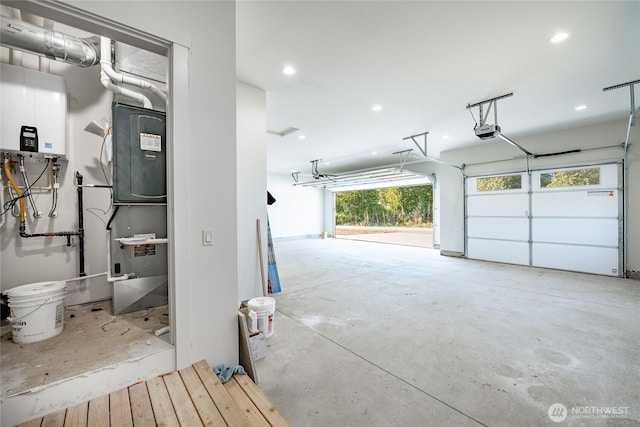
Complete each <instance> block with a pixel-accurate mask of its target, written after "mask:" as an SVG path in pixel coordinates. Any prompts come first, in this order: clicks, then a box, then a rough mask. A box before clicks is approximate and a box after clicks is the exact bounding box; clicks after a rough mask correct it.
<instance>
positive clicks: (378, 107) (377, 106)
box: [371, 104, 382, 111]
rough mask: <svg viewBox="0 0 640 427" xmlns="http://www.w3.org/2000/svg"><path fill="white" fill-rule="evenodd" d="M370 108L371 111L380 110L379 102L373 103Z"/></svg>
mask: <svg viewBox="0 0 640 427" xmlns="http://www.w3.org/2000/svg"><path fill="white" fill-rule="evenodd" d="M371 109H372V110H373V111H380V110H382V105H380V104H376V105H374V106H373V107H371Z"/></svg>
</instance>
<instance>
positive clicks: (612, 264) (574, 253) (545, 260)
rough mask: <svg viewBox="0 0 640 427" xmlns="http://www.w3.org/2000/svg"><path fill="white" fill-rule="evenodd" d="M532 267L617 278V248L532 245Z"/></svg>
mask: <svg viewBox="0 0 640 427" xmlns="http://www.w3.org/2000/svg"><path fill="white" fill-rule="evenodd" d="M532 265H534V266H536V267H546V268H557V269H561V270H572V271H580V272H585V273H594V274H603V275H607V276H617V275H618V248H602V247H592V246H571V245H555V244H544V243H534V244H533V247H532Z"/></svg>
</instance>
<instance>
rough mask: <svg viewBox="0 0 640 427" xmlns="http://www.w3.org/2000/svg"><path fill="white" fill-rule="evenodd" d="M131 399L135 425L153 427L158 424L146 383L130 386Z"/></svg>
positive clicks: (132, 417) (132, 416) (132, 418)
mask: <svg viewBox="0 0 640 427" xmlns="http://www.w3.org/2000/svg"><path fill="white" fill-rule="evenodd" d="M129 401H130V402H131V420H132V421H133V425H134V427H153V426H155V425H156V419H155V418H154V416H153V408H152V407H151V399H150V398H149V390H147V385H146V384H144V383H140V384H134V385H132V386H131V387H129Z"/></svg>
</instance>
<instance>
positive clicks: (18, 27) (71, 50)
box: [0, 16, 100, 67]
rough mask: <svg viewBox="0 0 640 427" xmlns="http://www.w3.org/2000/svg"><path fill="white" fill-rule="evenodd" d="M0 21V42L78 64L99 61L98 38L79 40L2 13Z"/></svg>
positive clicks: (7, 45)
mask: <svg viewBox="0 0 640 427" xmlns="http://www.w3.org/2000/svg"><path fill="white" fill-rule="evenodd" d="M0 23H1V27H0V41H1V43H2V45H3V46H6V47H8V48H11V49H17V50H21V51H23V52H27V53H33V54H36V55H40V56H45V57H47V58H49V59H54V60H57V61H62V62H66V63H68V64H75V65H78V66H80V67H91V66H93V65H96V64H99V63H100V39H99V38H98V37H89V38H86V39H81V38H78V37H74V36H71V35H68V34H63V33H60V32H57V31H50V30H47V29H45V28H41V27H38V26H37V25H33V24H29V23H27V22H24V21H20V20H18V19H14V18H10V17H8V16H2V17H1V21H0Z"/></svg>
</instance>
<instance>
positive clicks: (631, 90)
mask: <svg viewBox="0 0 640 427" xmlns="http://www.w3.org/2000/svg"><path fill="white" fill-rule="evenodd" d="M638 83H640V80H634V81H631V82H627V83H620V84H617V85H613V86H609V87H605V88H604V89H602V91H603V92H608V91H610V90H614V89H620V88H623V87H625V86H629V97H630V103H631V109H630V111H629V114H631V126H635V125H636V116H637V115H638V114H639V113H640V107H638V109H636V103H635V88H634V85H636V84H638Z"/></svg>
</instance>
